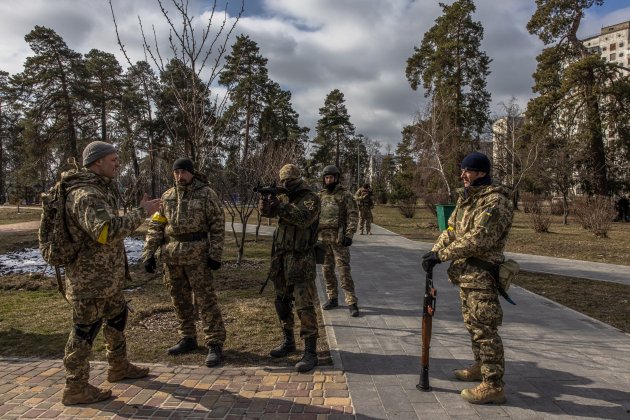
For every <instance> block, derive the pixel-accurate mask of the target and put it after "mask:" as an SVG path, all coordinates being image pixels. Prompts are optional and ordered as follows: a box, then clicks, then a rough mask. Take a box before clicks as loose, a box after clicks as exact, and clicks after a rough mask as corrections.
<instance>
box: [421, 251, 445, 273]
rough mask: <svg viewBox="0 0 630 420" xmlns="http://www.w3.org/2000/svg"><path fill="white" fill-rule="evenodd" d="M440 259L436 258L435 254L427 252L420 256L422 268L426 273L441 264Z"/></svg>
mask: <svg viewBox="0 0 630 420" xmlns="http://www.w3.org/2000/svg"><path fill="white" fill-rule="evenodd" d="M441 262H442V261H441V260H440V257H438V255H437V252H434V251H429V252H427V253H426V254H424V255H423V256H422V268H423V269H424V271H426V272H427V273H428V272H429V271H431V270H433V267H435V266H436V265H438V264H439V263H441Z"/></svg>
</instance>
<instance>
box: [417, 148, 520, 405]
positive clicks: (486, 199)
mask: <svg viewBox="0 0 630 420" xmlns="http://www.w3.org/2000/svg"><path fill="white" fill-rule="evenodd" d="M460 168H461V176H460V177H461V179H462V181H463V183H464V188H461V189H458V193H459V198H458V200H457V205H456V206H455V210H454V211H453V213H452V215H451V217H450V218H449V220H448V228H447V229H446V230H445V231H444V232H442V234H441V235H440V237H439V238H438V240H437V242H436V243H435V245H434V246H433V248H432V249H431V251H430V252H427V253H426V254H424V255H423V256H422V260H423V261H422V267H423V268H424V270H425V271H427V272H428V271H431V270H433V267H434V266H435V265H436V264H439V263H441V262H443V261H447V260H451V261H452V262H451V265H450V267H449V269H448V277H449V280H450V281H451V282H452V283H454V284H457V285H459V287H460V292H459V295H460V299H461V308H462V315H463V318H464V325H465V326H466V329H467V330H468V332H469V333H470V339H471V344H472V353H473V357H474V362H473V364H472V365H471V366H470V367H468V368H465V369H457V370H455V371H454V375H455V378H457V379H459V380H461V381H481V384H479V385H478V386H477V387H474V388H469V389H464V390H463V391H462V393H461V395H462V398H463V399H464V400H466V401H468V402H469V403H472V404H487V403H496V404H501V403H503V402H505V393H504V390H503V388H504V382H503V373H504V370H505V359H504V353H503V343H502V341H501V337H500V336H499V333H498V327H499V326H500V325H501V322H502V320H503V311H502V309H501V304H500V302H499V293H501V291H503V293H505V291H504V290H503V289H502V288H501V286H500V284H499V283H498V280H499V279H498V271H499V269H498V267H499V265H500V264H502V263H503V261H504V259H505V256H504V255H503V250H504V248H505V243H506V242H507V237H508V233H509V232H510V228H511V226H512V218H513V215H514V209H513V206H512V200H511V194H512V191H511V190H510V189H508V188H506V187H502V186H495V185H492V178H491V176H490V171H491V168H492V166H491V164H490V160H489V159H488V157H487V156H486V155H484V154H483V153H480V152H473V153H471V154H469V155H468V156H466V157H465V158H464V160H462V163H461V165H460ZM503 293H502V295H503ZM503 296H504V297H506V296H507V294H505V295H503Z"/></svg>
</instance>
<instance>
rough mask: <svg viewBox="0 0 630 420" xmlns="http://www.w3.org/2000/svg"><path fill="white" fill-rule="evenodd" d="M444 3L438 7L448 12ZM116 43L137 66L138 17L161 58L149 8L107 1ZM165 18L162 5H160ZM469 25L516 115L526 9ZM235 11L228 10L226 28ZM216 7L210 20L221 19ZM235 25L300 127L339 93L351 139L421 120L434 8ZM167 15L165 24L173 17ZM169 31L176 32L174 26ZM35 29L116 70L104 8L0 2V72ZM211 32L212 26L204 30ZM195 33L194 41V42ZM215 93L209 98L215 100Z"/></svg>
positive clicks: (589, 24)
mask: <svg viewBox="0 0 630 420" xmlns="http://www.w3.org/2000/svg"><path fill="white" fill-rule="evenodd" d="M451 2H452V1H447V3H451ZM112 3H113V6H114V9H115V12H116V18H117V23H118V29H119V33H120V36H121V39H122V41H123V43H124V45H125V48H126V49H127V50H128V53H129V56H130V57H131V60H132V61H137V60H140V59H144V53H143V50H142V38H141V36H140V30H139V24H138V17H141V19H142V22H143V26H144V30H145V33H146V34H147V35H148V36H150V37H151V40H152V37H153V30H154V29H155V33H156V34H157V38H158V45H159V46H160V48H161V52H162V54H164V55H165V56H169V51H168V44H167V42H168V34H169V28H168V25H167V23H166V22H165V20H164V18H163V16H162V13H161V11H160V9H159V7H158V4H157V2H156V1H155V0H133V1H128V0H112ZM162 3H163V4H164V6H165V7H168V8H171V9H172V7H173V6H172V2H171V1H170V0H164V1H163V2H162ZM211 4H212V2H209V1H205V0H193V1H191V2H190V8H191V10H192V11H193V14H194V15H195V16H196V17H198V19H197V21H196V23H197V25H198V26H197V30H198V31H199V32H200V31H201V30H202V26H203V23H204V21H205V19H207V17H208V16H209V14H210V11H209V10H208V7H210V6H209V5H211ZM476 5H477V11H476V13H475V15H474V19H475V20H479V21H480V22H481V23H482V25H483V26H484V31H485V33H484V39H483V41H482V49H483V50H484V51H485V52H486V53H487V54H488V56H489V57H490V58H491V59H492V63H491V65H490V70H491V74H490V76H489V77H488V80H487V83H488V85H487V86H488V90H489V91H490V92H491V94H492V110H493V111H494V112H495V113H498V112H500V106H499V104H500V103H501V102H508V101H509V100H510V98H511V97H516V98H517V100H518V103H519V105H520V106H521V108H523V109H524V108H525V106H526V104H527V101H528V100H529V98H531V96H532V91H531V86H532V84H533V80H532V77H531V76H532V73H533V72H534V71H535V69H536V60H535V58H536V56H537V55H538V54H539V53H540V51H541V49H542V43H541V42H540V41H539V40H538V39H537V38H536V37H535V36H533V35H530V34H529V33H528V32H527V29H526V28H525V26H526V24H527V22H528V20H529V19H530V17H531V15H532V13H533V12H534V9H535V3H534V2H532V1H523V0H503V1H496V0H477V1H476ZM239 6H240V1H237V0H231V2H230V6H229V7H228V10H229V11H230V13H231V15H229V19H230V22H233V20H234V13H236V12H237V11H238V9H239ZM223 7H224V2H222V1H218V2H217V10H216V11H215V15H214V19H215V21H216V22H218V21H219V20H220V19H222V18H223V16H224V14H223V13H224V12H223ZM245 8H246V11H245V15H244V16H243V17H242V18H241V20H240V21H239V23H238V26H237V28H236V30H235V32H234V34H232V41H233V40H234V39H235V38H236V35H237V34H241V33H243V34H247V35H249V36H250V37H251V38H252V39H253V40H254V41H255V42H256V43H257V44H258V46H259V48H260V53H261V54H262V55H263V56H264V57H266V58H267V59H268V64H267V66H268V69H269V76H270V77H271V78H272V79H273V80H274V81H276V82H278V83H279V84H280V85H281V86H282V88H283V89H286V90H290V91H291V92H292V102H293V105H294V107H295V109H296V110H297V112H298V113H299V114H300V124H302V125H306V126H309V127H311V129H312V130H311V135H314V133H315V132H314V127H315V125H316V122H317V120H318V118H319V114H318V112H319V108H320V107H322V106H323V104H324V99H325V97H326V95H327V94H328V93H329V92H330V91H332V90H333V89H339V90H341V91H342V92H343V93H344V96H345V98H346V105H347V108H348V112H349V114H350V116H351V120H352V122H353V124H354V125H355V127H356V132H357V133H362V134H364V135H366V136H368V137H370V138H372V139H374V140H378V141H380V142H381V143H389V144H392V145H395V144H396V143H397V142H398V141H400V138H401V137H400V132H401V130H402V129H403V127H404V126H405V125H408V124H410V123H411V122H412V121H413V119H414V116H415V115H416V113H417V112H419V111H422V110H423V109H424V106H425V99H424V96H423V92H422V91H421V90H419V91H417V92H414V91H412V90H411V88H410V87H409V83H408V82H407V80H406V78H405V66H406V60H407V58H409V57H410V56H411V55H412V54H413V48H414V46H419V45H420V42H421V40H422V37H423V35H424V33H425V32H426V31H427V30H429V29H430V27H431V26H433V24H434V23H435V19H436V18H437V17H438V16H439V15H440V14H441V8H440V6H439V4H438V1H437V0H389V1H383V0H299V1H298V0H245ZM170 15H171V16H174V15H175V13H174V11H173V10H171V11H170ZM629 16H630V7H624V8H622V7H620V6H619V5H618V6H611V5H610V4H607V5H606V4H605V6H604V7H602V8H593V10H589V11H587V13H586V17H585V19H584V21H583V24H582V27H581V30H580V34H581V35H588V34H595V33H599V30H600V29H601V27H602V26H606V25H610V24H614V23H617V22H621V21H625V20H628V19H629ZM174 23H175V24H176V25H178V24H179V22H178V21H177V20H176V19H175V21H174ZM35 25H44V26H48V27H50V28H52V29H54V30H55V31H56V32H57V33H59V34H60V35H61V36H62V37H63V38H64V40H65V41H66V43H67V44H68V46H69V47H70V48H71V49H73V50H75V51H78V52H81V53H83V54H85V53H87V52H88V51H89V50H90V49H92V48H97V49H100V50H103V51H107V52H111V53H114V54H115V55H116V57H117V58H118V59H119V61H120V62H121V64H122V65H123V66H124V67H126V66H127V64H126V61H125V59H124V57H123V56H122V53H121V52H120V50H119V47H118V45H117V44H116V36H115V32H114V28H113V24H112V19H111V12H110V8H109V4H108V2H107V1H105V0H99V1H95V0H93V1H85V0H83V1H81V0H55V1H54V2H52V1H50V0H29V1H19V2H17V1H11V2H9V1H3V2H0V62H1V63H2V65H0V68H1V69H2V70H6V71H9V72H10V73H16V72H19V71H21V67H22V64H23V62H24V59H25V58H26V57H27V56H28V55H31V54H32V52H31V51H30V50H29V48H28V46H27V45H26V43H25V42H24V35H25V34H27V33H28V32H29V31H31V30H32V29H33V27H34V26H35ZM216 27H218V25H215V26H213V29H214V28H216ZM199 32H198V33H199ZM222 91H223V90H222V89H219V88H217V89H215V92H216V93H221V92H222Z"/></svg>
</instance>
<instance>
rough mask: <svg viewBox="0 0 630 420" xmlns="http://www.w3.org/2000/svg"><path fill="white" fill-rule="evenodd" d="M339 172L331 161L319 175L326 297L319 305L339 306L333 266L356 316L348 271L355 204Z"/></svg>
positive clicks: (331, 307) (319, 235) (354, 296)
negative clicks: (326, 299)
mask: <svg viewBox="0 0 630 420" xmlns="http://www.w3.org/2000/svg"><path fill="white" fill-rule="evenodd" d="M340 175H341V173H340V172H339V169H338V168H337V167H336V166H335V165H329V166H326V167H325V168H324V173H323V179H322V180H323V185H324V188H323V189H322V190H321V191H320V192H319V197H320V199H321V202H322V212H321V215H320V217H319V229H318V230H319V234H318V238H319V242H321V243H322V244H323V245H324V246H325V248H326V256H325V257H324V264H323V265H322V271H323V273H324V282H325V283H326V294H327V296H328V301H327V302H326V303H325V304H324V306H323V307H322V308H323V309H324V310H329V309H333V308H336V307H338V306H339V298H338V290H337V289H338V288H337V285H338V282H337V276H336V275H335V266H337V268H338V269H339V277H340V279H341V288H342V289H343V291H344V294H345V300H346V304H347V305H348V309H349V310H350V315H351V316H353V317H357V316H359V307H358V306H357V296H356V294H355V292H354V281H353V280H352V274H351V273H350V248H349V247H350V245H352V236H353V235H354V233H355V232H356V231H357V208H356V205H355V203H354V199H353V197H352V194H350V193H349V192H348V191H346V189H345V188H344V187H343V186H342V185H341V184H340V183H339V178H340Z"/></svg>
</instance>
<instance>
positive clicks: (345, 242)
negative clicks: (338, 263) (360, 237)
mask: <svg viewBox="0 0 630 420" xmlns="http://www.w3.org/2000/svg"><path fill="white" fill-rule="evenodd" d="M350 245H352V238H351V237H349V236H344V238H343V240H342V241H341V246H350Z"/></svg>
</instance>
